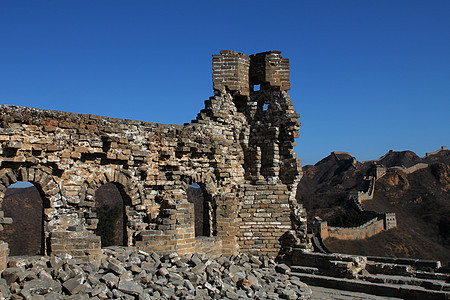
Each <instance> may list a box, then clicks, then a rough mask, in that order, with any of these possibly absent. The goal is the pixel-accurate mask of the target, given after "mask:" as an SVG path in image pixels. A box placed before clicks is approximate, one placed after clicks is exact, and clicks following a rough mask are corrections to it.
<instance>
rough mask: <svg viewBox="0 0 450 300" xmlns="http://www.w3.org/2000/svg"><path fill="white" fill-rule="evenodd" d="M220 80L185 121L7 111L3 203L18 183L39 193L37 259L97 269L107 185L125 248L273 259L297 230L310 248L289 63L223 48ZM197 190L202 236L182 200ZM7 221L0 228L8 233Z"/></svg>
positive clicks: (2, 111) (216, 64) (277, 56)
mask: <svg viewBox="0 0 450 300" xmlns="http://www.w3.org/2000/svg"><path fill="white" fill-rule="evenodd" d="M213 85H214V96H213V97H211V98H210V99H209V100H207V101H205V108H204V109H202V110H201V111H200V113H199V114H198V116H197V118H196V119H195V120H193V121H192V122H191V123H188V124H185V125H183V126H178V125H162V124H155V123H147V122H141V121H133V120H123V119H114V118H107V117H99V116H94V115H82V114H75V113H67V112H57V111H48V110H40V109H34V108H23V107H16V106H7V105H1V106H0V121H1V124H0V144H1V155H0V161H1V170H0V198H3V193H4V192H5V190H6V188H7V187H8V186H10V185H11V184H13V183H15V182H17V181H28V182H31V183H32V184H34V185H35V186H36V187H37V188H38V190H39V192H40V194H41V197H42V200H43V202H44V211H43V215H44V224H43V226H44V236H43V237H42V238H43V239H44V241H43V243H42V245H44V246H43V249H42V251H41V252H42V253H41V254H46V255H52V254H64V253H67V254H70V255H71V256H72V257H74V258H75V259H77V260H79V261H82V262H87V261H89V262H93V263H98V262H99V259H100V256H101V239H100V236H99V235H97V231H96V230H97V224H98V222H99V219H98V215H97V212H96V199H95V194H96V191H97V190H98V189H99V188H100V187H101V186H102V185H104V184H107V183H113V184H115V185H116V186H117V187H118V189H119V191H120V193H121V194H122V199H123V206H124V209H123V211H124V220H125V223H126V226H125V233H124V241H123V244H124V245H128V246H136V247H137V248H138V249H142V250H144V251H145V250H147V251H156V252H161V253H167V252H174V251H176V252H178V253H180V254H187V253H194V252H203V253H207V254H210V255H218V254H222V253H223V254H234V253H237V252H239V251H243V252H254V253H265V254H276V253H277V252H278V251H279V248H280V241H279V240H280V237H281V236H282V235H283V234H285V233H286V232H287V231H289V230H291V229H295V230H296V231H297V236H298V237H299V238H300V240H301V242H304V241H305V240H304V238H305V237H306V218H305V217H306V215H305V212H304V210H303V209H302V208H301V206H299V205H298V204H297V203H296V201H295V194H296V186H297V183H298V181H299V180H300V172H299V166H298V160H297V159H296V156H295V153H294V150H293V146H294V145H295V144H294V143H295V142H294V139H295V138H296V137H298V129H299V125H300V124H299V122H298V118H299V115H298V114H297V113H296V112H295V110H294V108H293V104H292V101H291V99H290V97H289V95H288V94H287V90H289V89H290V83H289V60H287V59H285V58H283V57H282V56H281V53H280V52H278V51H270V52H264V53H259V54H255V55H251V56H248V55H245V54H242V53H237V52H234V51H228V50H227V51H221V52H220V54H219V55H214V56H213ZM193 183H197V184H198V185H200V187H201V188H202V190H203V194H204V196H205V205H204V219H205V220H206V221H205V222H204V226H205V230H204V232H205V233H206V234H205V235H206V236H202V237H196V236H195V231H194V206H193V204H192V203H189V202H188V201H187V196H186V189H187V188H188V186H189V185H191V184H193ZM18 205H20V204H19V203H18ZM0 213H1V211H0ZM7 217H8V216H4V217H3V218H0V221H2V223H3V226H13V224H14V220H12V224H9V223H11V220H8V218H7ZM2 249H3V248H2ZM4 252H5V251H3V250H2V251H1V254H3V253H4ZM2 265H3V264H2Z"/></svg>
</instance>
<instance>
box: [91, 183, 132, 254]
mask: <svg viewBox="0 0 450 300" xmlns="http://www.w3.org/2000/svg"><path fill="white" fill-rule="evenodd" d="M122 194H123V193H121V192H120V190H119V188H118V187H117V186H116V185H115V184H114V183H107V184H104V185H102V186H101V187H100V188H99V189H98V190H97V192H96V193H95V208H96V212H97V218H98V224H97V230H96V234H97V235H98V236H100V238H101V241H102V247H107V246H123V245H126V244H127V237H126V229H125V226H126V218H125V217H124V215H125V206H124V199H123V198H122Z"/></svg>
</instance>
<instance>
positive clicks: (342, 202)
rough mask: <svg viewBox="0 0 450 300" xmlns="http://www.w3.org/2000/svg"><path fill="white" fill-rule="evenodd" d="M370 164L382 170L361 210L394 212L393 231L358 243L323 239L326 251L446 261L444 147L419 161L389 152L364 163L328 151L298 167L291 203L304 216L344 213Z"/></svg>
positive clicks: (448, 211) (449, 245) (448, 179)
mask: <svg viewBox="0 0 450 300" xmlns="http://www.w3.org/2000/svg"><path fill="white" fill-rule="evenodd" d="M374 165H378V166H380V165H381V166H383V167H385V168H386V169H387V171H386V175H384V176H383V177H381V178H380V179H379V180H377V181H376V184H375V192H374V197H373V200H367V201H364V202H363V206H364V209H365V210H368V211H376V212H395V213H396V215H397V220H398V228H396V229H392V230H390V231H387V232H383V233H381V234H379V235H377V236H374V237H372V238H370V239H367V240H361V241H340V240H332V239H327V240H326V245H327V247H329V248H330V250H332V251H335V252H344V253H351V254H361V255H384V256H397V257H417V258H424V259H438V260H442V261H450V236H449V232H450V167H449V165H450V151H449V150H447V149H446V148H445V147H443V148H441V149H440V150H438V151H435V152H433V153H429V154H427V155H425V157H419V156H417V155H416V154H415V153H414V152H412V151H389V152H388V153H386V155H384V156H382V157H381V158H379V159H377V160H371V161H364V162H358V161H357V160H356V159H355V158H354V157H353V156H352V155H351V154H349V153H346V152H332V153H331V154H330V155H329V156H327V157H325V158H324V159H322V160H321V161H319V162H318V163H316V164H315V165H314V166H305V167H304V168H303V178H302V179H301V181H300V183H299V185H298V189H297V199H298V201H299V202H300V203H302V204H303V205H304V207H305V208H306V210H307V213H308V218H309V219H312V218H314V217H315V216H319V217H320V218H322V219H324V220H327V221H332V220H335V219H336V218H339V217H342V216H343V215H346V214H347V215H348V213H349V212H350V211H351V207H350V206H349V202H348V194H349V192H350V191H352V190H364V187H363V186H362V185H363V184H364V182H365V181H364V180H363V178H364V176H366V175H368V174H369V173H370V172H372V171H373V166H374ZM414 166H416V168H415V167H414Z"/></svg>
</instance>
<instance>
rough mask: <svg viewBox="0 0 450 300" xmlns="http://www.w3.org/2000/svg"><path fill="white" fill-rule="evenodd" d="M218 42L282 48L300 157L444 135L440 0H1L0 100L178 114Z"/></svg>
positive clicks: (198, 99)
mask: <svg viewBox="0 0 450 300" xmlns="http://www.w3.org/2000/svg"><path fill="white" fill-rule="evenodd" d="M221 49H230V50H235V51H239V52H244V53H247V54H253V53H257V52H262V51H267V50H280V51H282V52H283V56H284V57H287V58H289V59H290V61H291V86H292V89H291V91H290V92H289V93H290V95H291V97H292V99H293V101H294V106H295V108H296V110H297V112H298V113H300V115H301V117H300V120H301V122H302V127H301V129H300V138H299V139H298V140H297V143H298V146H297V147H296V152H297V156H298V157H299V158H301V159H302V160H303V162H302V164H303V165H306V164H314V163H316V162H317V161H318V160H320V159H321V158H323V157H325V156H327V155H328V154H329V153H330V152H331V151H347V152H350V153H351V154H353V155H354V156H356V158H357V159H358V160H368V159H376V158H378V157H380V156H382V155H383V154H384V153H386V152H387V151H388V150H389V149H393V150H412V151H414V152H416V153H417V154H419V155H420V156H423V155H424V154H425V152H432V151H434V150H436V149H438V148H439V147H440V146H442V145H446V146H450V143H449V140H450V139H449V137H450V133H449V129H450V118H449V115H450V1H449V0H436V1H424V0H420V1H416V0H364V1H361V0H354V1H353V0H352V1H351V0H341V1H337V0H329V1H322V0H314V1H313V0H309V1H303V0H297V1H265V0H259V1H245V0H240V1H235V0H228V1H213V0H209V1H139V0H134V1H125V0H122V1H115V0H95V1H92V0H77V1H75V0H73V1H69V0H66V1H57V0H46V1H44V0H41V1H22V0H15V1H12V0H4V1H1V2H0V103H2V104H13V105H19V106H30V107H36V108H42V109H53V110H62V111H70V112H77V113H87V114H96V115H104V116H110V117H118V118H127V119H138V120H143V121H149V122H157V123H166V124H183V123H185V122H189V121H190V120H192V119H194V118H195V117H196V115H197V112H198V111H199V110H200V109H201V108H202V107H203V101H204V100H206V99H208V98H209V97H210V96H211V95H212V94H213V92H212V80H211V73H212V70H211V55H212V54H216V53H218V52H219V51H220V50H221Z"/></svg>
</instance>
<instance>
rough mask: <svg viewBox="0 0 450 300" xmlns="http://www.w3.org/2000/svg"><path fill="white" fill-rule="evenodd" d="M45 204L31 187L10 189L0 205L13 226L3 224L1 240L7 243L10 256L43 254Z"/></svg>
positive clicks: (0, 234) (34, 188)
mask: <svg viewBox="0 0 450 300" xmlns="http://www.w3.org/2000/svg"><path fill="white" fill-rule="evenodd" d="M43 203H44V201H43V199H42V197H41V195H40V193H39V191H38V189H37V188H36V187H34V186H29V187H25V188H14V187H10V188H8V189H7V190H6V192H5V196H4V198H3V203H2V211H3V212H4V216H5V217H10V218H12V220H13V222H12V224H4V225H3V227H4V230H3V231H0V239H1V240H4V241H6V242H7V243H8V247H9V251H10V252H9V255H11V256H18V255H41V254H44V249H45V247H44V230H43V228H44V225H43V211H44V210H43V209H44V205H43Z"/></svg>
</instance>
